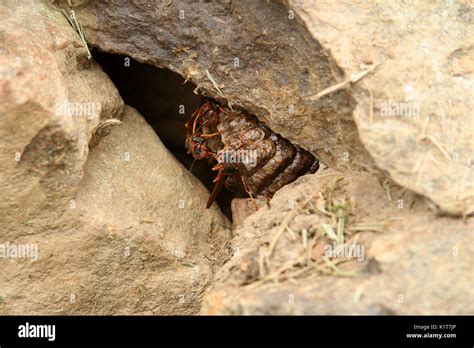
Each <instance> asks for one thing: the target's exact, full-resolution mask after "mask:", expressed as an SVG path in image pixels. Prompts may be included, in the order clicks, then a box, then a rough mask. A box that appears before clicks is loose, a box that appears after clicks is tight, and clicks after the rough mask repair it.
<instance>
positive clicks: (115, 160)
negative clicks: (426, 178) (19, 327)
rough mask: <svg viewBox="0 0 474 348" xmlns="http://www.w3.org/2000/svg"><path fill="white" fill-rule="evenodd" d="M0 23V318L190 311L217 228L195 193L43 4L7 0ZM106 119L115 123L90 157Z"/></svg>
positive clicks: (208, 269) (216, 259) (207, 269)
mask: <svg viewBox="0 0 474 348" xmlns="http://www.w3.org/2000/svg"><path fill="white" fill-rule="evenodd" d="M0 16H1V21H0V38H1V39H0V74H1V75H0V138H1V139H2V141H1V142H0V163H1V164H0V166H1V168H0V175H1V180H0V186H1V192H2V194H1V197H2V199H1V200H0V210H1V212H2V213H1V215H0V251H1V256H2V258H1V259H0V284H1V285H0V310H1V312H2V313H4V314H68V313H69V314H72V313H74V314H78V313H82V314H131V313H145V314H146V313H148V314H151V313H157V314H177V313H183V314H184V313H186V314H191V313H196V312H197V311H199V308H200V296H201V294H202V291H203V289H204V288H205V286H206V285H207V283H208V282H209V280H210V279H211V276H212V268H213V267H214V265H216V264H219V263H220V261H221V260H222V258H224V257H225V255H224V252H223V251H225V247H224V244H225V242H226V239H227V233H228V231H229V230H228V227H227V226H228V221H227V220H226V219H225V217H223V216H222V214H221V213H220V212H219V211H218V210H217V209H211V210H209V211H205V210H204V209H203V207H202V202H203V201H205V199H206V197H207V191H206V190H205V189H204V188H203V187H202V186H201V185H200V184H199V182H198V181H197V179H195V178H194V177H192V176H191V175H189V174H188V173H187V172H186V170H185V169H184V168H183V167H182V166H181V165H180V164H179V163H178V162H176V160H175V159H174V158H173V156H172V155H171V154H170V153H169V152H168V150H166V148H165V147H164V146H163V144H162V143H161V142H160V140H159V139H158V137H157V136H156V134H155V133H154V131H153V130H152V129H151V128H150V127H149V126H148V125H147V123H146V122H145V121H144V120H143V119H142V117H141V116H140V115H139V114H138V113H137V112H136V111H134V110H133V109H131V108H128V107H126V108H125V111H124V112H123V110H124V107H123V101H122V100H121V98H120V96H119V94H118V92H117V90H116V89H115V87H114V86H113V84H112V83H111V81H110V80H109V79H108V77H107V76H106V75H105V74H104V73H103V72H102V70H101V69H100V67H98V65H97V64H96V63H95V62H94V61H89V60H88V59H87V56H86V50H85V48H84V45H83V44H82V42H81V41H80V39H79V36H78V35H77V33H75V32H74V30H73V29H72V28H71V27H70V26H69V24H68V22H67V20H66V19H65V17H64V16H63V14H62V13H61V12H60V11H59V10H58V9H57V8H56V7H53V6H51V5H50V4H48V3H47V2H40V1H34V2H33V1H32V2H26V1H25V2H22V4H21V6H18V3H17V2H16V1H6V2H3V3H2V5H0ZM110 118H119V119H121V120H122V124H120V125H114V126H113V127H111V130H110V129H109V132H108V133H110V134H109V135H108V136H106V137H104V138H102V139H101V140H100V141H97V142H96V143H95V144H94V145H95V146H93V147H92V148H91V149H90V150H89V143H90V141H91V140H92V139H93V133H94V132H95V133H97V132H96V131H97V129H98V127H97V126H99V125H101V124H103V122H104V121H107V120H108V119H110ZM99 128H100V127H99ZM106 133H107V132H105V133H104V134H106ZM19 248H22V249H23V250H24V251H26V252H28V253H27V254H25V255H23V256H21V257H20V255H15V254H14V251H15V250H19Z"/></svg>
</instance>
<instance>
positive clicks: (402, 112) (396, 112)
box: [380, 100, 421, 117]
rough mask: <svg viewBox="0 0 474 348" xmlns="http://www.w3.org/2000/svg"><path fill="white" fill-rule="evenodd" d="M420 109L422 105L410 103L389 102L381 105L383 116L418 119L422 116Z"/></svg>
mask: <svg viewBox="0 0 474 348" xmlns="http://www.w3.org/2000/svg"><path fill="white" fill-rule="evenodd" d="M420 109H421V108H420V103H415V102H409V101H402V102H395V101H393V100H387V101H384V102H381V103H380V115H381V116H405V117H418V116H420Z"/></svg>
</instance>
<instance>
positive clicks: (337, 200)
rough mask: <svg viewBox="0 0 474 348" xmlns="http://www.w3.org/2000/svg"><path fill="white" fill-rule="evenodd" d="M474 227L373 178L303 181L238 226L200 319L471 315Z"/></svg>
mask: <svg viewBox="0 0 474 348" xmlns="http://www.w3.org/2000/svg"><path fill="white" fill-rule="evenodd" d="M473 228H474V225H473V220H472V219H469V220H467V221H462V220H459V219H452V218H449V217H440V216H436V215H435V213H433V212H430V211H429V210H428V209H427V205H426V203H425V202H424V200H423V199H422V198H420V197H419V196H416V195H413V194H410V193H409V192H407V191H405V190H401V189H400V188H396V187H393V188H391V189H389V190H388V189H387V188H384V187H383V186H382V185H381V183H380V182H379V180H378V179H377V177H376V176H375V175H373V174H368V173H365V172H353V173H350V174H349V173H340V172H326V173H321V174H315V175H309V176H305V177H302V178H300V179H298V180H297V181H296V182H295V183H293V184H290V185H288V186H287V187H285V188H283V189H282V190H280V191H279V192H277V194H276V195H275V197H274V198H273V200H272V201H271V204H270V207H264V208H262V209H260V210H259V211H258V212H256V213H254V214H253V215H251V216H250V217H249V218H247V219H246V220H244V222H243V223H242V224H241V225H238V226H237V228H236V230H235V235H236V238H235V239H234V240H233V241H232V249H233V252H234V255H233V257H232V258H231V259H230V260H229V261H228V262H227V263H226V265H225V266H224V267H223V268H222V269H221V270H220V271H219V272H218V273H217V275H216V279H215V281H214V283H213V285H212V287H211V288H210V289H209V290H208V292H207V293H206V296H205V300H204V304H203V308H202V313H203V314H274V315H276V314H278V315H282V314H319V315H322V314H327V315H329V314H423V315H425V314H432V315H433V314H472V313H474V306H473V303H472V301H471V299H472V298H473V296H474V291H473V289H472V286H471V284H472V281H473V272H472V264H473V262H474V244H473V243H472V230H473ZM339 232H341V233H339ZM341 237H342V238H341ZM339 238H341V239H339ZM338 247H339V249H338Z"/></svg>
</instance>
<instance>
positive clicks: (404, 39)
mask: <svg viewBox="0 0 474 348" xmlns="http://www.w3.org/2000/svg"><path fill="white" fill-rule="evenodd" d="M290 6H291V8H293V9H294V10H295V12H296V13H298V14H299V15H300V16H301V18H302V19H303V20H304V22H305V23H306V25H307V27H308V29H309V31H310V32H311V33H312V35H313V37H314V38H315V39H316V40H318V41H319V42H320V43H321V44H322V45H323V46H324V47H325V48H326V49H328V50H330V52H331V54H333V55H334V57H335V60H336V61H337V63H338V64H339V65H340V66H341V67H342V68H343V69H344V70H345V71H346V72H347V75H348V76H350V75H351V74H355V73H358V72H360V71H363V70H365V69H367V67H368V65H371V64H376V63H380V66H379V67H378V68H377V69H376V71H375V72H374V73H372V74H370V75H368V76H367V77H366V78H365V79H364V80H363V82H361V83H359V84H358V86H359V88H356V89H353V93H352V95H353V96H354V98H355V99H356V100H357V103H358V104H357V107H356V108H355V110H354V118H355V121H356V123H357V127H358V129H359V134H360V138H361V140H362V142H363V143H364V145H365V147H366V148H367V150H368V151H369V152H370V154H371V155H372V156H373V158H374V159H375V161H376V163H377V166H378V167H379V168H381V169H383V170H386V171H387V172H388V173H389V174H390V176H391V177H392V178H393V179H394V180H395V181H396V182H397V183H399V184H400V185H403V186H404V187H407V188H409V189H410V190H413V191H415V192H417V193H420V194H423V195H424V196H426V197H429V198H430V199H432V200H433V201H434V202H435V203H436V204H437V205H438V206H439V207H440V208H441V209H442V210H443V211H445V212H448V213H451V214H463V215H466V214H469V213H472V212H474V180H473V178H474V161H473V157H472V154H473V153H474V136H473V125H474V123H473V116H472V110H473V108H474V102H473V98H472V91H473V88H474V81H473V77H474V63H473V62H474V45H473V40H472V35H470V32H472V27H473V25H474V9H473V7H472V2H470V1H455V2H449V4H447V3H446V2H443V1H431V2H418V1H358V2H356V3H354V1H350V0H348V1H338V2H337V3H335V2H334V1H304V0H292V1H291V2H290Z"/></svg>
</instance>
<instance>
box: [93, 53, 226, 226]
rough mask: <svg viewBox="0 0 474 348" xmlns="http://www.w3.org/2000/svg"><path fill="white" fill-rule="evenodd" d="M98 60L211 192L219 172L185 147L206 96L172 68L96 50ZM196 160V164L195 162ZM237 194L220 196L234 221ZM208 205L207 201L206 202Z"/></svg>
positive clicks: (126, 99)
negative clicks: (188, 131) (188, 124)
mask: <svg viewBox="0 0 474 348" xmlns="http://www.w3.org/2000/svg"><path fill="white" fill-rule="evenodd" d="M92 54H93V57H94V59H95V60H96V61H97V62H98V63H99V65H100V66H101V67H102V69H103V70H104V71H105V73H106V74H107V75H108V76H109V78H110V79H111V80H112V82H113V83H114V85H115V87H116V88H117V90H118V91H119V93H120V95H121V97H122V99H123V101H124V103H125V104H127V105H130V106H132V107H134V108H135V109H137V110H138V111H139V112H140V114H141V115H142V116H143V117H144V118H145V120H146V121H147V122H148V124H149V125H150V126H151V127H152V128H153V129H154V131H155V132H156V134H157V135H158V137H159V138H160V140H161V141H162V142H163V144H164V145H165V146H166V148H167V149H168V150H169V151H170V152H171V153H172V154H173V155H174V157H175V158H176V159H177V160H178V161H179V162H180V163H181V164H182V165H183V166H184V167H185V168H186V169H187V170H190V169H191V170H192V174H193V175H194V176H196V177H197V178H198V179H199V180H200V181H201V182H202V183H203V184H204V186H205V187H206V188H207V189H208V190H209V191H211V190H212V187H213V185H214V183H213V179H214V177H215V175H216V172H213V171H212V170H211V167H210V166H209V164H208V163H206V161H193V157H192V156H191V155H189V154H187V153H186V149H185V146H184V143H185V139H186V131H185V127H184V124H185V122H186V120H187V118H188V117H189V116H190V115H191V114H192V113H193V112H194V111H195V110H196V109H197V108H198V107H199V106H200V105H201V104H202V102H203V101H204V97H202V96H200V95H197V94H195V93H194V90H195V88H196V86H195V85H194V84H193V83H191V82H189V81H188V82H185V81H184V79H183V78H182V76H180V75H179V74H177V73H174V72H172V71H170V70H168V69H161V68H158V67H155V66H152V65H149V64H145V63H140V62H138V61H136V60H134V59H132V58H130V57H127V56H122V55H118V54H111V53H106V52H103V51H99V50H96V49H94V50H93V51H92ZM193 162H194V163H193ZM233 197H234V193H232V192H229V191H227V190H222V192H221V193H220V195H219V196H218V197H217V199H216V203H217V204H218V206H219V208H220V209H221V211H222V212H223V213H224V214H225V215H226V216H227V217H228V218H229V219H230V220H231V221H232V211H231V200H232V198H233ZM202 204H203V206H205V204H206V202H205V201H203V202H202Z"/></svg>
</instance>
